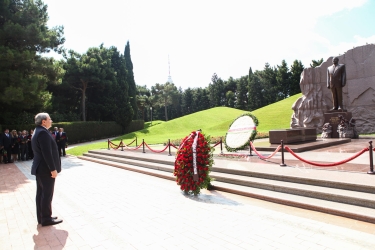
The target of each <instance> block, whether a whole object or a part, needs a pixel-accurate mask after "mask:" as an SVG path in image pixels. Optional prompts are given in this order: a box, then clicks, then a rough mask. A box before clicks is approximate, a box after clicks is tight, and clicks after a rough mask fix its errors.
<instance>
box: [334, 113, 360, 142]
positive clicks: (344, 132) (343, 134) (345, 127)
mask: <svg viewBox="0 0 375 250" xmlns="http://www.w3.org/2000/svg"><path fill="white" fill-rule="evenodd" d="M338 117H339V119H340V123H339V125H338V127H337V132H338V133H339V137H340V138H352V139H358V133H357V130H356V128H355V119H353V118H352V119H350V121H348V120H347V119H345V118H344V117H343V116H341V115H339V116H338Z"/></svg>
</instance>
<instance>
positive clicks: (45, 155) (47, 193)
mask: <svg viewBox="0 0 375 250" xmlns="http://www.w3.org/2000/svg"><path fill="white" fill-rule="evenodd" d="M35 125H36V128H35V130H34V134H33V136H32V138H31V146H32V148H33V152H34V160H33V163H32V166H31V174H32V175H35V177H36V185H37V190H36V199H35V201H36V214H37V219H38V223H39V224H42V226H50V225H55V224H59V223H61V222H62V220H59V219H57V217H52V198H53V193H54V187H55V180H56V177H57V175H58V173H60V172H61V160H60V156H59V151H58V149H57V144H56V141H55V140H54V139H53V138H52V135H51V133H50V132H49V131H48V129H49V128H50V127H51V125H52V119H51V118H50V116H49V114H47V113H39V114H37V115H36V116H35Z"/></svg>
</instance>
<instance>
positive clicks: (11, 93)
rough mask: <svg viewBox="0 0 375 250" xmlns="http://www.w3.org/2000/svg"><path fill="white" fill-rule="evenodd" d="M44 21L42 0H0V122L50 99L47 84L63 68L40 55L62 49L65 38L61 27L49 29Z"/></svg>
mask: <svg viewBox="0 0 375 250" xmlns="http://www.w3.org/2000/svg"><path fill="white" fill-rule="evenodd" d="M47 21H48V13H47V5H45V4H44V3H43V2H42V1H41V0H35V1H26V0H23V1H21V0H1V1H0V113H1V114H2V115H1V116H0V121H1V122H9V119H12V116H13V115H16V116H17V115H19V113H20V112H21V111H22V110H26V111H29V112H38V111H41V110H44V109H45V108H46V105H48V104H49V103H50V99H51V94H50V93H48V91H46V88H47V86H48V85H50V84H56V83H57V80H58V77H61V73H62V71H61V68H60V67H59V65H58V64H55V63H54V60H53V59H52V58H46V57H43V56H42V55H43V54H44V53H48V52H49V51H51V50H54V51H56V52H61V50H62V44H63V43H64V41H65V39H64V37H63V35H64V32H63V31H64V29H63V27H62V26H59V27H55V28H52V29H50V28H48V27H47ZM25 104H27V105H25ZM7 117H8V118H9V119H8V120H7Z"/></svg>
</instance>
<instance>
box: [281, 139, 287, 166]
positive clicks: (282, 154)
mask: <svg viewBox="0 0 375 250" xmlns="http://www.w3.org/2000/svg"><path fill="white" fill-rule="evenodd" d="M280 166H281V167H285V166H286V164H285V163H284V141H283V140H281V164H280Z"/></svg>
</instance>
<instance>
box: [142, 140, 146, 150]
mask: <svg viewBox="0 0 375 250" xmlns="http://www.w3.org/2000/svg"><path fill="white" fill-rule="evenodd" d="M142 145H143V153H146V151H145V139H142Z"/></svg>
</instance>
